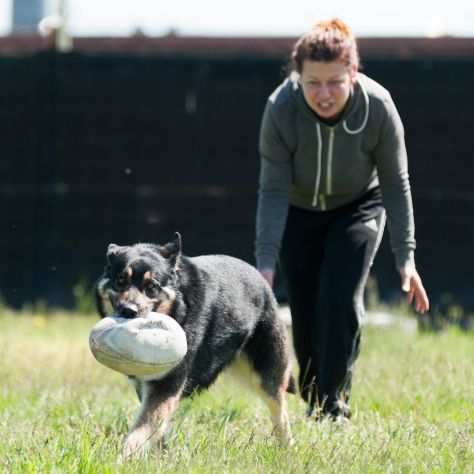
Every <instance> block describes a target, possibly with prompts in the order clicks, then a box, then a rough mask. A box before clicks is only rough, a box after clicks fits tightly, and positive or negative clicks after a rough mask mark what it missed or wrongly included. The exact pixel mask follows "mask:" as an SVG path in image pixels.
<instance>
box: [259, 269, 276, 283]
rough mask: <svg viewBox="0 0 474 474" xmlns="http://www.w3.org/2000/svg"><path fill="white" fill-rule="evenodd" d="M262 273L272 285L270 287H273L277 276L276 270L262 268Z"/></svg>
mask: <svg viewBox="0 0 474 474" xmlns="http://www.w3.org/2000/svg"><path fill="white" fill-rule="evenodd" d="M260 273H261V275H262V276H263V278H265V280H266V281H267V283H268V284H269V285H270V288H271V287H272V286H273V279H274V278H275V272H274V271H273V270H266V269H263V270H260Z"/></svg>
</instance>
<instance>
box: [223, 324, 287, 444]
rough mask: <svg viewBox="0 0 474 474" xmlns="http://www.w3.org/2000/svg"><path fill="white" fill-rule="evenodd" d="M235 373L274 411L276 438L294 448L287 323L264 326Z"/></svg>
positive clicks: (256, 333) (259, 329) (271, 413)
mask: <svg viewBox="0 0 474 474" xmlns="http://www.w3.org/2000/svg"><path fill="white" fill-rule="evenodd" d="M231 373H232V375H234V377H237V378H238V380H239V381H240V382H242V383H244V384H245V385H246V386H248V387H249V388H251V389H252V390H253V391H254V392H256V393H257V394H258V395H259V396H260V397H261V398H262V399H263V401H264V402H265V403H266V405H267V406H268V408H269V409H270V415H271V418H272V422H273V425H274V431H275V434H276V435H277V436H278V438H279V439H280V440H281V441H282V442H284V443H286V444H292V442H293V440H292V436H291V430H290V422H289V417H288V409H287V403H286V392H287V390H288V388H289V383H290V377H291V364H290V357H289V350H288V340H287V334H286V328H285V327H284V325H283V323H280V321H278V320H271V321H262V322H260V323H259V324H258V326H257V328H256V330H255V332H254V334H253V335H252V337H251V338H250V339H249V340H248V341H247V343H246V344H245V347H244V348H243V350H242V353H241V355H240V357H239V358H238V360H237V361H236V362H235V363H234V364H233V365H232V366H231Z"/></svg>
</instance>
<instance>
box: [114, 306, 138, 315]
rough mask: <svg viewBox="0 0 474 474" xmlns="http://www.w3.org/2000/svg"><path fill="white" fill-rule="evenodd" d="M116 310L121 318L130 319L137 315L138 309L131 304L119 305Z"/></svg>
mask: <svg viewBox="0 0 474 474" xmlns="http://www.w3.org/2000/svg"><path fill="white" fill-rule="evenodd" d="M118 310H119V314H120V316H121V317H122V318H127V319H132V318H135V317H136V316H137V314H138V307H137V305H135V304H133V303H127V304H121V305H120V306H119V308H118Z"/></svg>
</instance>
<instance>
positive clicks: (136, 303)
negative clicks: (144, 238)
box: [96, 233, 181, 318]
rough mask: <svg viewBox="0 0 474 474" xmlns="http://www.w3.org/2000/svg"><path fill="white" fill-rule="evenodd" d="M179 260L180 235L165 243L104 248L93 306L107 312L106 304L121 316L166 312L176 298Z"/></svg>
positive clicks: (100, 311) (129, 316) (112, 245)
mask: <svg viewBox="0 0 474 474" xmlns="http://www.w3.org/2000/svg"><path fill="white" fill-rule="evenodd" d="M180 260H181V237H180V235H179V234H178V233H177V234H176V236H175V239H174V241H172V242H169V243H167V244H165V245H154V244H135V245H132V246H119V245H116V244H110V245H109V246H108V248H107V265H106V267H105V271H104V275H103V276H102V277H101V279H100V280H99V282H98V284H97V290H96V296H97V309H98V311H99V313H100V314H101V315H102V317H104V316H106V315H107V309H106V306H107V305H106V303H107V302H109V303H110V304H111V306H112V308H113V312H114V313H115V314H116V315H118V316H121V317H124V318H135V317H144V316H146V315H147V314H148V313H149V312H150V311H156V312H159V313H165V314H169V313H170V311H171V309H172V307H173V304H174V301H175V299H176V285H177V278H178V273H179V266H180Z"/></svg>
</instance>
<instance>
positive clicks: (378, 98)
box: [357, 73, 395, 116]
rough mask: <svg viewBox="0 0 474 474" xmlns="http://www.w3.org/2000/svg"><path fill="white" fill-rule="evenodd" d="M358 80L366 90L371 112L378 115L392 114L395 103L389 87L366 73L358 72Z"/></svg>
mask: <svg viewBox="0 0 474 474" xmlns="http://www.w3.org/2000/svg"><path fill="white" fill-rule="evenodd" d="M357 82H358V83H359V84H360V87H361V88H362V89H363V90H364V91H365V93H366V94H367V97H368V99H369V103H370V111H371V114H372V113H375V114H376V115H377V116H380V115H379V114H380V113H381V114H382V116H383V115H386V114H389V115H390V114H391V113H392V110H393V108H394V107H395V104H394V102H393V99H392V96H391V94H390V92H389V91H388V89H386V88H385V87H384V86H382V84H380V83H379V82H377V81H375V80H374V79H372V78H370V77H369V76H366V75H365V74H362V73H358V74H357Z"/></svg>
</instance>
